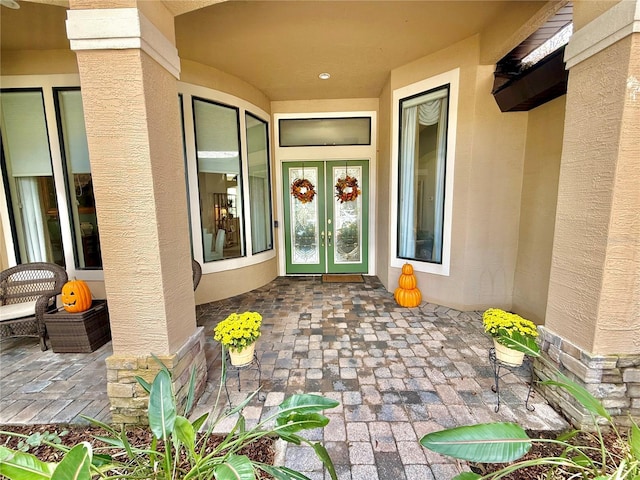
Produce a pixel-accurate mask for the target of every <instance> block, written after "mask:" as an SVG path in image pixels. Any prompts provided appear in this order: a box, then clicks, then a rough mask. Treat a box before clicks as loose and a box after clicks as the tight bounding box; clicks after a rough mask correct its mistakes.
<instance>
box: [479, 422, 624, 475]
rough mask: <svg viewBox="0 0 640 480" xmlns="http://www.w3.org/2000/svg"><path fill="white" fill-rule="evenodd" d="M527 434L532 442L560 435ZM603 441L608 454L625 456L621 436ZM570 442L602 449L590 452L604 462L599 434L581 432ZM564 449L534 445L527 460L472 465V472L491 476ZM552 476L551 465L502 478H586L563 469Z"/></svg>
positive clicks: (597, 460)
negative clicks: (516, 464) (550, 473)
mask: <svg viewBox="0 0 640 480" xmlns="http://www.w3.org/2000/svg"><path fill="white" fill-rule="evenodd" d="M527 435H529V438H532V439H534V438H545V439H554V438H557V437H558V433H557V432H555V433H554V432H549V431H542V432H540V431H527ZM603 439H604V444H605V446H606V450H607V452H609V453H610V454H611V455H619V456H622V457H624V456H625V448H626V447H625V445H626V444H625V443H624V442H620V440H619V439H618V437H617V435H615V434H614V433H606V434H603ZM567 443H570V444H571V445H576V446H587V447H593V448H596V449H598V450H595V451H589V452H590V455H589V456H590V457H591V458H592V459H593V460H595V461H596V462H599V463H600V460H601V457H599V456H598V455H599V453H600V452H599V448H600V443H599V442H598V441H597V438H596V436H595V434H593V435H590V434H588V433H584V432H581V433H579V434H578V435H577V436H576V437H574V438H572V439H571V440H568V441H567ZM563 450H564V448H563V447H562V446H560V445H557V444H553V443H546V442H545V443H539V442H534V443H533V445H532V447H531V450H529V452H528V453H527V454H526V455H525V456H524V457H522V458H521V459H519V460H518V461H517V462H512V463H509V464H507V463H500V464H487V463H472V464H471V465H470V466H471V470H472V471H474V472H475V473H478V474H480V475H488V474H491V473H493V472H496V471H498V470H500V469H502V468H504V467H506V466H507V465H512V464H513V463H518V462H522V461H525V460H533V459H537V458H544V457H556V456H560V455H562V452H563ZM599 459H600V460H599ZM548 474H549V466H548V465H534V466H531V467H526V468H523V469H520V470H517V471H516V472H513V473H510V474H509V475H506V476H504V477H501V478H502V479H505V480H541V479H547V478H552V479H553V480H563V479H569V478H571V479H575V478H583V477H580V476H578V477H576V472H569V471H564V470H561V469H557V471H556V472H554V474H553V475H552V476H551V477H547V475H548Z"/></svg>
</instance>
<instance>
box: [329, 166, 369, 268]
mask: <svg viewBox="0 0 640 480" xmlns="http://www.w3.org/2000/svg"><path fill="white" fill-rule="evenodd" d="M332 178H333V185H336V183H337V182H338V180H340V179H342V180H345V179H346V180H347V181H348V183H353V182H352V180H354V179H355V180H357V181H358V189H360V188H361V187H362V167H359V166H353V167H351V166H350V167H333V173H332ZM349 180H351V181H349ZM353 188H354V187H353V186H347V187H345V188H344V189H343V191H344V192H345V193H349V192H350V191H351V190H352V189H353ZM336 193H337V190H336ZM333 209H334V210H333V211H334V214H333V224H334V238H335V242H334V243H333V261H334V263H336V264H345V263H360V262H361V261H362V260H361V257H362V248H361V247H362V215H361V212H362V195H358V197H357V198H356V199H355V200H347V201H344V202H341V201H340V199H338V198H337V196H335V195H334V198H333Z"/></svg>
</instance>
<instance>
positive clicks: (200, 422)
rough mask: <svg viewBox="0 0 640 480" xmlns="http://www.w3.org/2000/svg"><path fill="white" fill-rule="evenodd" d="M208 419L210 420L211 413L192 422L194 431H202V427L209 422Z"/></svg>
mask: <svg viewBox="0 0 640 480" xmlns="http://www.w3.org/2000/svg"><path fill="white" fill-rule="evenodd" d="M207 418H209V412H207V413H205V414H203V415H201V416H199V417H198V418H196V419H195V420H194V421H193V422H191V425H193V430H194V431H196V432H197V431H198V430H200V427H202V425H204V422H206V421H207Z"/></svg>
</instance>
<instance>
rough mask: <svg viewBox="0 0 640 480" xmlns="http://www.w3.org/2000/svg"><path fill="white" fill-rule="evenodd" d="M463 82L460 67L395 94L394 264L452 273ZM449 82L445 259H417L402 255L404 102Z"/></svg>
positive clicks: (399, 266) (392, 146)
mask: <svg viewBox="0 0 640 480" xmlns="http://www.w3.org/2000/svg"><path fill="white" fill-rule="evenodd" d="M459 83H460V69H459V68H456V69H453V70H450V71H448V72H444V73H441V74H439V75H436V76H434V77H430V78H427V79H424V80H421V81H419V82H416V83H412V84H410V85H407V86H405V87H401V88H398V89H396V90H394V91H393V94H392V122H391V123H392V127H391V132H392V135H391V175H390V192H391V198H390V203H391V205H390V208H391V212H390V215H389V217H390V223H389V236H390V238H389V248H390V258H391V262H390V266H391V267H394V268H401V267H402V265H404V264H405V263H410V264H411V265H412V266H413V268H414V270H416V271H418V272H424V273H431V274H435V275H443V276H449V274H450V262H451V225H452V215H453V178H454V163H455V147H456V130H457V124H458V95H459ZM447 84H449V112H448V113H449V119H448V124H447V127H446V128H447V148H446V164H445V170H446V174H445V186H444V221H443V226H442V230H443V239H442V263H440V264H438V263H432V262H424V261H420V260H416V259H406V258H402V257H398V229H399V225H398V191H399V184H398V182H399V174H398V168H399V164H400V158H399V157H400V154H399V152H400V150H399V149H400V115H401V113H402V112H401V110H400V104H401V101H402V100H405V101H406V100H407V99H409V98H411V97H415V96H418V95H420V94H422V93H427V92H429V91H431V90H434V89H437V88H440V87H443V86H445V85H447Z"/></svg>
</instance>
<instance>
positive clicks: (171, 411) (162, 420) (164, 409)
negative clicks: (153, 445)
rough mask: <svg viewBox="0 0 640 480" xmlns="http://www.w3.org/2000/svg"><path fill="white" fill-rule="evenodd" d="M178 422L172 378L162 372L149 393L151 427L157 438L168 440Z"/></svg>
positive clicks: (157, 376) (165, 372)
mask: <svg viewBox="0 0 640 480" xmlns="http://www.w3.org/2000/svg"><path fill="white" fill-rule="evenodd" d="M175 420H176V403H175V400H174V398H173V392H172V391H171V376H170V375H169V374H168V373H167V371H166V370H160V371H159V372H158V374H157V375H156V378H155V379H154V380H153V385H151V392H150V393H149V427H150V428H151V431H152V432H153V434H154V435H155V436H156V438H159V439H162V440H167V439H168V438H169V434H170V433H171V432H172V431H173V425H174V422H175Z"/></svg>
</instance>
